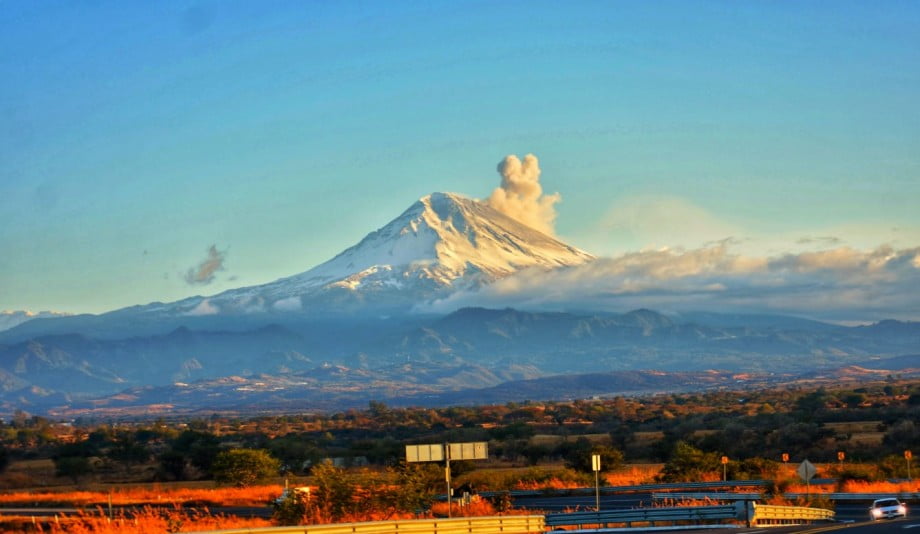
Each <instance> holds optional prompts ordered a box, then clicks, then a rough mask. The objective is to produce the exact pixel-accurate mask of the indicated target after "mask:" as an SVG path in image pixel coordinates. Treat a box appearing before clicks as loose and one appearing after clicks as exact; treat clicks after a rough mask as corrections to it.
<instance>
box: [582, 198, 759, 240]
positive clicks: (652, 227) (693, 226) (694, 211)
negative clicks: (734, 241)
mask: <svg viewBox="0 0 920 534" xmlns="http://www.w3.org/2000/svg"><path fill="white" fill-rule="evenodd" d="M743 233H744V232H743V231H742V229H741V228H740V227H739V226H738V225H736V224H733V223H731V222H729V221H725V220H723V219H720V218H718V217H716V216H715V215H713V214H711V213H710V212H708V211H707V210H705V209H704V208H702V207H700V206H698V205H696V204H694V203H692V202H690V201H688V200H686V199H683V198H679V197H671V196H642V195H638V196H627V197H623V198H621V199H619V200H618V201H617V202H616V203H615V204H613V205H612V206H611V207H610V209H609V210H608V211H607V213H606V214H605V215H604V216H603V217H602V218H601V220H600V221H599V223H598V224H597V226H596V227H595V229H594V230H593V234H594V235H593V236H592V237H591V238H590V239H591V241H593V242H595V244H596V246H595V247H592V248H594V249H595V250H599V251H605V250H607V251H609V250H621V251H622V250H640V249H647V248H660V247H677V246H680V247H699V246H702V245H703V244H705V243H711V242H716V241H722V240H724V239H727V238H730V237H732V236H740V235H742V234H743ZM611 247H613V249H611Z"/></svg>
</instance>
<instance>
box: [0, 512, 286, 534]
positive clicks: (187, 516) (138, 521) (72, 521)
mask: <svg viewBox="0 0 920 534" xmlns="http://www.w3.org/2000/svg"><path fill="white" fill-rule="evenodd" d="M269 526H272V523H271V522H270V521H269V520H267V519H259V518H240V517H234V516H224V515H220V514H217V515H212V514H211V513H210V512H209V511H208V510H207V509H201V510H196V509H191V510H181V509H179V508H175V509H173V510H163V509H154V508H150V507H145V508H143V509H141V510H139V511H136V512H133V514H132V515H131V517H128V516H127V515H126V514H125V513H124V512H123V511H119V512H118V513H117V514H115V516H114V517H113V518H111V519H109V518H108V517H106V515H105V514H104V513H103V512H102V510H97V511H96V512H95V513H85V512H81V513H77V514H75V515H71V516H66V517H62V518H54V519H45V520H44V521H42V522H32V521H31V520H19V521H17V520H15V519H5V520H3V521H2V522H0V529H2V530H0V532H41V533H49V534H65V533H66V534H120V533H132V534H154V533H155V534H161V533H163V532H194V531H201V530H222V529H231V528H259V527H269Z"/></svg>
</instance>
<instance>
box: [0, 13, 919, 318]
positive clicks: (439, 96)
mask: <svg viewBox="0 0 920 534" xmlns="http://www.w3.org/2000/svg"><path fill="white" fill-rule="evenodd" d="M918 28H920V3H918V2H915V1H907V2H868V1H866V2H858V3H851V2H845V1H827V2H804V1H803V2H767V1H763V2H737V1H725V2H702V1H684V0H681V1H676V2H658V1H652V2H647V1H642V2H639V1H636V2H613V1H597V2H559V1H554V2H536V1H527V2H495V1H487V2H462V1H449V2H429V1H426V2H405V1H391V2H379V1H371V2H325V1H323V2H305V1H294V2H270V1H248V2H230V1H220V2H207V1H202V2H192V1H188V2H185V1H171V2H140V1H138V2H130V1H111V2H110V1H105V0H98V1H79V2H78V1H60V2H44V1H38V0H36V1H31V0H30V1H26V0H21V1H19V0H16V1H10V0H6V1H0V310H3V309H8V310H18V309H29V310H44V309H53V310H60V311H67V312H101V311H106V310H111V309H115V308H119V307H122V306H128V305H133V304H140V303H147V302H150V301H156V300H160V301H171V300H176V299H179V298H183V297H186V296H190V295H195V294H212V293H216V292H218V291H221V290H224V289H228V288H232V287H238V286H244V285H251V284H257V283H263V282H268V281H271V280H274V279H276V278H279V277H282V276H287V275H291V274H295V273H299V272H302V271H305V270H307V269H308V268H310V267H313V266H315V265H316V264H318V263H320V262H322V261H325V260H327V259H329V258H331V257H332V256H333V255H335V254H336V253H338V252H340V251H342V250H343V249H344V248H346V247H347V246H350V245H352V244H354V243H355V242H357V241H358V240H359V239H360V238H361V237H363V236H364V235H365V234H366V233H367V232H369V231H371V230H374V229H376V228H378V227H380V226H382V225H383V224H385V223H387V222H388V221H389V220H391V219H392V218H394V217H396V216H397V215H399V214H400V213H401V212H402V211H403V210H404V209H406V208H407V207H408V206H409V205H410V204H411V203H412V202H413V201H414V200H416V199H417V198H418V197H420V196H422V195H425V194H428V193H430V192H433V191H454V192H459V193H463V194H466V195H469V196H472V197H477V198H485V197H487V196H488V195H489V193H490V192H491V191H492V189H493V188H494V187H495V186H496V185H497V184H498V181H499V175H498V173H497V172H496V165H497V164H498V163H499V162H500V161H501V160H502V159H503V158H504V157H505V156H506V155H508V154H518V155H520V156H523V155H524V154H526V153H533V154H535V155H537V156H538V157H539V160H540V166H541V168H542V178H541V183H542V184H543V188H544V190H545V191H546V192H547V193H555V192H558V193H560V194H561V197H562V201H561V202H560V203H558V204H556V206H555V207H556V211H557V213H558V219H557V222H556V233H557V235H558V236H560V237H561V238H562V239H564V240H565V241H567V242H569V243H571V244H573V245H576V246H579V247H581V248H584V249H586V250H588V251H589V252H592V253H593V254H596V255H599V256H605V257H608V258H612V260H611V261H613V262H616V261H617V260H616V259H617V258H621V259H622V258H624V257H632V256H630V255H632V254H636V253H639V252H640V251H649V250H658V249H660V248H661V247H671V248H672V249H674V248H675V247H683V249H684V250H696V249H699V248H700V247H704V246H705V245H706V244H707V243H711V242H713V241H717V240H722V239H726V238H732V239H733V240H732V243H733V244H732V246H733V247H734V249H733V250H735V251H737V253H739V254H744V255H745V256H751V257H759V258H777V257H781V256H782V255H784V254H800V253H803V252H814V251H819V250H827V249H841V248H846V247H849V249H852V250H855V251H873V250H878V248H879V247H882V246H885V245H887V246H889V247H891V248H892V249H893V250H903V249H910V248H911V247H917V246H918V245H920V105H918V102H920V31H918ZM911 257H912V256H910V255H905V256H904V258H906V259H905V260H904V262H902V263H903V265H905V266H906V267H904V268H905V269H908V271H909V272H911V273H913V271H910V268H911V267H910V265H911V261H914V262H915V263H916V265H914V270H917V269H920V260H916V259H914V260H911V259H910V258H911ZM208 262H210V263H208ZM202 265H204V266H205V268H204V269H199V267H201V266H202ZM771 265H776V264H771ZM783 265H784V266H785V267H783V268H788V265H789V264H783ZM914 287H915V289H912V290H911V289H908V291H914V292H915V293H914V295H916V294H917V293H918V290H917V289H916V286H914ZM913 300H920V299H913Z"/></svg>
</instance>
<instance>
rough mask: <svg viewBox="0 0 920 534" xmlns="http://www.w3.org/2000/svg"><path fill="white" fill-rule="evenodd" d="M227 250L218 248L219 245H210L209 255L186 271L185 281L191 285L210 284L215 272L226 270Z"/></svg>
mask: <svg viewBox="0 0 920 534" xmlns="http://www.w3.org/2000/svg"><path fill="white" fill-rule="evenodd" d="M226 258H227V251H226V250H217V245H211V246H210V247H208V257H207V258H205V259H204V260H202V262H201V263H199V264H198V267H192V268H190V269H189V270H188V271H187V272H186V273H185V276H184V278H185V281H186V283H188V284H190V285H208V284H210V283H211V282H213V281H214V273H216V272H217V271H223V270H224V261H225V260H226Z"/></svg>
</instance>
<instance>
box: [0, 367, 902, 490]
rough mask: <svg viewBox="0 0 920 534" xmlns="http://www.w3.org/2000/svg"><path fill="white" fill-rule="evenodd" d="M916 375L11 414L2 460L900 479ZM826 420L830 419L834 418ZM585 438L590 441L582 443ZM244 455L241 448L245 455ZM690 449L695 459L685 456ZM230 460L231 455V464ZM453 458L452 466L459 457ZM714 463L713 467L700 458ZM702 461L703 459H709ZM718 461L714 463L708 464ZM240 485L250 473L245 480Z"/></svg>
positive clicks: (1, 433)
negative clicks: (113, 413) (784, 465)
mask: <svg viewBox="0 0 920 534" xmlns="http://www.w3.org/2000/svg"><path fill="white" fill-rule="evenodd" d="M853 421H863V422H866V421H872V422H873V423H872V425H873V430H875V431H877V432H878V433H880V435H881V436H882V439H881V440H877V441H875V442H872V441H866V440H863V441H859V442H852V441H851V440H850V438H851V437H852V436H850V435H848V434H847V433H846V432H842V431H840V430H838V428H840V426H839V425H840V424H841V423H846V422H853ZM917 421H920V383H918V382H917V381H905V380H900V381H898V380H888V381H885V382H879V383H875V384H866V385H863V386H860V387H857V388H853V387H852V386H849V387H839V388H811V389H805V388H803V389H792V388H782V389H773V390H763V391H714V392H706V393H691V394H673V395H655V396H648V397H637V398H626V397H616V398H613V399H601V400H581V401H571V402H550V403H536V402H526V403H508V404H505V405H492V406H478V407H450V408H442V409H430V408H424V409H423V408H405V409H396V408H391V407H388V406H387V405H385V404H383V403H379V402H372V403H371V404H370V405H369V406H368V409H367V410H350V411H347V412H343V413H338V414H332V415H328V416H321V415H315V414H313V415H298V416H291V415H287V416H277V417H259V418H251V419H230V418H223V417H220V416H216V415H215V416H212V417H210V418H207V419H197V420H193V421H185V422H182V421H172V422H167V421H163V420H159V421H139V422H118V423H100V422H95V421H75V422H71V423H61V422H54V421H50V420H47V419H44V418H41V417H29V416H28V415H27V414H24V413H17V414H16V416H15V417H13V418H12V419H11V420H10V421H8V422H3V423H0V469H2V468H3V467H4V466H5V465H6V464H7V463H8V462H9V461H10V460H11V459H19V458H52V459H53V460H54V462H55V465H56V467H57V470H58V473H59V474H60V475H61V476H68V477H71V478H73V479H74V480H79V479H81V477H84V476H86V475H88V474H90V473H93V472H95V473H101V474H104V475H108V476H110V477H111V478H118V477H119V476H120V474H124V473H127V472H128V471H129V470H132V469H134V470H136V468H137V467H138V466H147V469H148V470H149V474H148V476H149V479H150V480H187V479H202V478H215V479H217V480H221V481H225V482H228V483H234V484H236V483H241V481H240V480H237V479H225V478H223V477H224V475H222V474H221V473H222V470H225V464H224V463H221V462H217V460H218V459H219V458H222V462H223V461H226V462H230V458H226V457H222V456H221V455H222V454H224V453H226V452H228V451H234V450H244V451H245V450H253V451H259V454H260V455H264V457H265V458H262V459H263V460H270V461H264V462H262V464H263V465H264V466H265V471H270V470H274V471H275V472H278V471H279V470H280V471H283V472H289V473H294V474H304V473H307V472H309V471H310V470H311V469H313V468H314V467H315V466H318V465H320V464H321V462H322V460H323V459H324V458H339V459H340V460H339V462H340V464H343V465H348V464H349V463H352V464H361V463H366V464H373V465H380V466H390V467H395V466H397V465H399V463H400V461H401V460H402V458H403V456H404V454H405V445H406V444H410V443H444V442H464V441H488V442H489V448H490V456H491V457H492V458H495V459H501V460H505V461H509V462H513V463H517V464H519V465H520V464H524V465H537V464H539V463H541V462H546V461H557V462H558V461H565V462H566V463H567V465H568V467H570V468H571V469H573V470H576V471H582V472H585V471H590V458H591V455H592V454H601V455H602V457H603V459H602V466H603V467H604V468H608V469H609V468H615V467H616V466H618V465H619V464H621V463H622V462H623V461H624V459H628V460H629V461H632V462H638V461H668V462H669V465H670V466H671V468H673V469H674V470H675V471H673V472H672V471H667V470H666V473H665V476H667V477H671V478H673V477H682V476H687V477H691V478H692V477H694V476H697V475H694V474H692V473H690V474H688V473H686V471H685V469H683V468H681V467H679V463H675V462H674V460H673V459H674V457H675V455H676V456H678V457H683V456H688V454H684V453H687V451H690V450H691V449H692V450H695V451H699V455H697V456H696V457H692V459H691V461H688V465H689V464H692V465H696V466H710V464H711V462H712V459H713V457H716V458H717V459H718V457H720V456H721V455H727V456H729V457H730V458H732V459H733V460H735V459H749V461H747V462H746V463H745V462H742V461H739V462H737V463H736V464H730V465H729V468H730V469H733V470H734V471H733V474H734V473H737V474H738V475H740V474H743V473H749V474H753V473H757V474H758V476H761V475H763V474H764V473H769V471H770V469H771V465H772V464H770V463H769V461H767V460H759V459H769V460H770V461H773V462H775V461H776V460H778V459H779V458H780V456H781V454H782V453H788V454H790V455H791V456H792V458H793V459H794V460H800V459H804V458H809V459H811V460H813V461H833V460H835V459H836V453H837V451H838V450H846V451H847V457H848V458H849V459H852V460H856V461H864V462H865V461H872V462H878V463H879V465H880V467H879V470H880V472H884V473H886V474H889V475H890V476H900V474H901V471H903V470H905V469H906V466H905V464H904V462H903V461H900V462H898V461H896V459H897V458H900V457H901V454H902V452H903V450H905V449H914V450H916V451H920V425H918V423H917ZM835 424H836V425H837V426H835ZM589 438H590V439H589ZM246 454H248V453H246ZM689 456H692V455H689ZM231 464H232V462H231ZM458 465H459V464H458ZM710 467H711V466H710ZM710 467H707V469H709V468H710ZM719 470H720V468H719V466H716V468H715V471H719ZM242 483H249V481H248V480H247V479H243V480H242Z"/></svg>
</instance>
